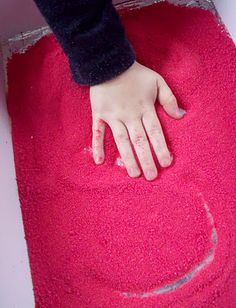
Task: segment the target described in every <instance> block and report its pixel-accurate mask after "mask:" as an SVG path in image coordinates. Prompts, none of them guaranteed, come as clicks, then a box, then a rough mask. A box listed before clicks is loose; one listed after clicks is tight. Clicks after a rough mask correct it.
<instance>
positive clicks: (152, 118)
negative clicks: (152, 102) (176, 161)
mask: <svg viewBox="0 0 236 308" xmlns="http://www.w3.org/2000/svg"><path fill="white" fill-rule="evenodd" d="M142 120H143V125H144V128H145V130H146V132H147V135H148V138H149V140H150V142H151V144H152V147H153V150H154V152H155V154H156V156H157V158H158V161H159V163H160V165H161V166H162V167H168V166H170V164H171V162H172V156H171V154H170V152H169V150H168V147H167V144H166V141H165V137H164V134H163V131H162V127H161V123H160V121H159V119H158V117H157V114H156V111H155V108H154V106H153V108H152V109H151V110H150V111H148V112H146V113H145V114H144V115H143V119H142Z"/></svg>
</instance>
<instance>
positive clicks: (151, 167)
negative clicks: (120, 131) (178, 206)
mask: <svg viewBox="0 0 236 308" xmlns="http://www.w3.org/2000/svg"><path fill="white" fill-rule="evenodd" d="M128 131H129V135H130V139H131V141H132V143H133V146H134V149H135V152H136V154H137V156H138V159H139V162H140V165H141V167H142V170H143V173H144V176H145V178H146V179H147V180H149V181H152V180H154V179H155V178H156V177H157V168H156V166H155V162H154V160H153V157H152V153H151V149H150V146H149V143H148V139H147V136H146V133H145V130H144V128H143V125H142V122H141V119H140V121H136V122H134V123H130V125H129V126H128Z"/></svg>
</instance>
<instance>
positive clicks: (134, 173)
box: [128, 168, 141, 178]
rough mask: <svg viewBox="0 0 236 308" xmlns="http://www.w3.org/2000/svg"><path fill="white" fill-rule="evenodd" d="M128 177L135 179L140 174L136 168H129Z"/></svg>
mask: <svg viewBox="0 0 236 308" xmlns="http://www.w3.org/2000/svg"><path fill="white" fill-rule="evenodd" d="M128 173H129V176H130V177H132V178H137V177H139V176H140V174H141V172H140V170H139V169H138V168H131V169H130V170H129V171H128Z"/></svg>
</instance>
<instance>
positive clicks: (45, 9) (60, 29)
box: [35, 0, 135, 85]
mask: <svg viewBox="0 0 236 308" xmlns="http://www.w3.org/2000/svg"><path fill="white" fill-rule="evenodd" d="M35 2H36V4H37V6H38V7H39V9H40V11H41V12H42V14H43V15H44V17H45V19H46V20H47V22H48V24H49V25H50V27H51V29H52V31H53V32H54V34H55V35H56V37H57V39H58V41H59V43H60V44H61V46H62V48H63V49H64V51H65V54H66V55H67V56H68V59H69V62H70V67H71V71H72V75H73V77H74V80H75V81H76V82H77V83H79V84H82V85H96V84H99V83H102V82H104V81H107V80H109V79H112V78H113V77H115V76H117V75H119V74H121V73H122V72H124V71H125V70H126V69H128V68H129V67H130V66H131V65H132V64H133V62H134V58H135V56H134V52H133V49H132V47H131V46H130V44H129V42H128V40H127V38H126V36H125V32H124V28H123V26H122V24H121V20H120V18H119V16H118V14H117V12H116V10H115V8H114V6H113V5H112V2H111V1H110V0H35Z"/></svg>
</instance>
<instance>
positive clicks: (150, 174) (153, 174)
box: [145, 170, 157, 181]
mask: <svg viewBox="0 0 236 308" xmlns="http://www.w3.org/2000/svg"><path fill="white" fill-rule="evenodd" d="M145 177H146V179H147V180H148V181H153V180H155V178H156V177H157V171H155V170H150V171H147V172H146V174H145Z"/></svg>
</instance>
